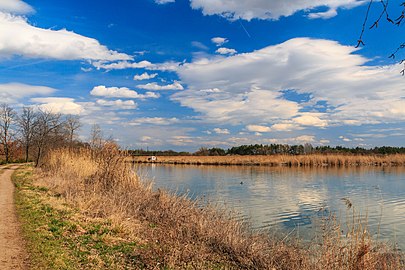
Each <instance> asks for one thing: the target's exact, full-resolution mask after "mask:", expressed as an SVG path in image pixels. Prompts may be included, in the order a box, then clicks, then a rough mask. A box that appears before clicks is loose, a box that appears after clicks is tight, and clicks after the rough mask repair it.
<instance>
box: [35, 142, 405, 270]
mask: <svg viewBox="0 0 405 270" xmlns="http://www.w3.org/2000/svg"><path fill="white" fill-rule="evenodd" d="M199 158H201V157H199ZM210 158H211V157H210ZM230 158H232V157H230ZM255 158H256V157H255ZM45 164H46V165H44V167H43V177H41V178H42V179H43V180H42V181H45V182H44V183H45V184H46V185H47V186H48V187H49V188H50V189H51V190H53V191H54V192H57V193H58V194H61V197H60V199H61V200H65V201H66V202H67V203H68V204H71V205H75V207H76V208H78V209H80V211H81V213H82V214H84V215H87V216H89V217H92V218H95V217H97V218H103V219H111V220H114V222H115V223H117V224H120V225H121V226H122V227H123V228H125V230H126V232H127V233H128V235H129V237H130V238H131V239H136V242H137V243H139V245H138V246H137V247H134V248H133V249H132V250H130V251H129V253H131V254H130V255H131V256H130V257H131V258H137V261H136V262H134V265H133V268H137V269H138V268H146V269H167V268H168V269H304V270H305V269H401V268H402V269H403V266H404V261H403V259H404V257H403V254H400V253H398V252H396V251H393V250H390V249H389V248H387V246H385V245H382V244H378V243H376V242H375V241H373V240H372V239H371V237H370V235H369V233H368V232H367V230H366V229H365V227H364V226H363V225H362V223H361V222H360V221H356V222H353V223H352V224H350V225H349V226H350V228H351V230H350V231H349V233H348V234H347V235H342V233H341V228H340V226H339V225H338V224H337V223H336V222H335V221H334V219H333V218H329V219H327V220H325V221H324V227H323V230H322V233H320V235H318V237H317V238H316V239H314V241H313V242H311V243H309V244H302V243H299V241H298V240H291V239H274V238H271V237H270V236H269V234H268V233H266V234H265V233H256V232H252V231H251V230H249V228H248V227H247V226H246V225H245V224H242V223H240V222H237V221H235V220H234V219H232V216H231V214H228V213H227V212H226V211H221V210H218V209H215V208H214V207H210V206H207V207H204V208H201V207H199V206H198V205H197V202H195V201H191V200H189V199H187V198H186V197H177V196H175V195H172V194H170V193H168V192H166V191H162V190H158V191H153V190H152V188H151V186H150V185H148V184H145V183H144V182H142V181H140V179H138V177H137V175H135V173H134V172H133V170H132V168H131V164H130V163H128V162H125V158H124V157H123V156H122V155H121V153H120V151H119V150H118V149H117V148H116V147H115V146H114V145H106V146H105V147H104V149H101V150H97V151H92V150H89V149H81V150H68V149H65V150H55V151H53V152H51V153H50V154H49V155H48V157H47V160H46V163H45ZM280 238H285V237H283V236H282V237H280Z"/></svg>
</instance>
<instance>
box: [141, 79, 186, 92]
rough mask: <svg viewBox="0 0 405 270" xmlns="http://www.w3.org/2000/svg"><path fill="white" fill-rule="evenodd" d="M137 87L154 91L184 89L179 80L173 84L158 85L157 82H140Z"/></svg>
mask: <svg viewBox="0 0 405 270" xmlns="http://www.w3.org/2000/svg"><path fill="white" fill-rule="evenodd" d="M136 87H138V88H140V89H145V90H153V91H159V90H184V87H183V86H182V85H181V84H180V83H179V82H177V81H174V83H172V84H167V85H158V84H157V83H155V82H154V83H147V84H140V85H137V86H136Z"/></svg>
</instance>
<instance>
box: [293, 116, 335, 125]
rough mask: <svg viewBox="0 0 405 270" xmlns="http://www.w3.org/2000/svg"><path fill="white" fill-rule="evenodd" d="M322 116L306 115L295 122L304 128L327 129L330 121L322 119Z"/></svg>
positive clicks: (295, 119)
mask: <svg viewBox="0 0 405 270" xmlns="http://www.w3.org/2000/svg"><path fill="white" fill-rule="evenodd" d="M320 115H322V114H317V113H304V114H302V115H300V116H298V117H295V118H294V119H293V121H294V122H295V123H297V124H300V125H303V126H312V127H326V126H327V125H328V121H326V120H322V119H320V118H319V116H320Z"/></svg>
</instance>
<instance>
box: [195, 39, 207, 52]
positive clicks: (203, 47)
mask: <svg viewBox="0 0 405 270" xmlns="http://www.w3.org/2000/svg"><path fill="white" fill-rule="evenodd" d="M191 45H193V47H196V48H198V49H200V50H208V49H209V48H208V47H207V46H206V45H204V44H203V43H201V42H199V41H193V42H191Z"/></svg>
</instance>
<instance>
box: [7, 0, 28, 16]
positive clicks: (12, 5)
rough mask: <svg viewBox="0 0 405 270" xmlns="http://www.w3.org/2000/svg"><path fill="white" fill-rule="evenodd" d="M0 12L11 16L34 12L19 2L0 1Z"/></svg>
mask: <svg viewBox="0 0 405 270" xmlns="http://www.w3.org/2000/svg"><path fill="white" fill-rule="evenodd" d="M0 12H7V13H13V14H27V13H31V12H34V9H33V8H32V7H31V6H30V5H28V4H27V3H25V2H23V1H21V0H1V1H0Z"/></svg>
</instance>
